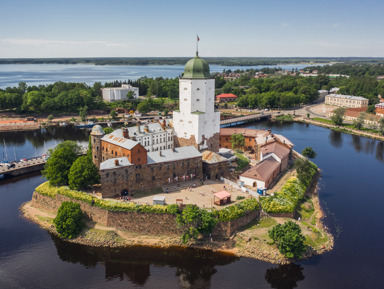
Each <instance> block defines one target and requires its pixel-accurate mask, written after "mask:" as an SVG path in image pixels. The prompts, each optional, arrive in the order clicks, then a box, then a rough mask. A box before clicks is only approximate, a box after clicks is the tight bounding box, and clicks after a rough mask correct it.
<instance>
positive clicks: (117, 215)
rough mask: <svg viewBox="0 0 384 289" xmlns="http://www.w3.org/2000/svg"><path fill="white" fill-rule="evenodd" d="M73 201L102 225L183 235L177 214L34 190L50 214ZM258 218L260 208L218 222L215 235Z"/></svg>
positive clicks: (40, 205)
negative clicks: (117, 206) (93, 202)
mask: <svg viewBox="0 0 384 289" xmlns="http://www.w3.org/2000/svg"><path fill="white" fill-rule="evenodd" d="M70 201H72V202H74V203H79V204H80V207H81V210H82V211H83V212H84V214H85V215H86V217H87V218H88V219H89V220H91V221H93V222H96V223H99V224H101V225H103V226H107V227H113V228H116V229H118V230H124V231H128V232H133V233H140V234H151V235H171V236H181V235H182V233H183V231H182V230H181V229H179V228H177V225H176V216H175V215H171V214H153V213H138V212H115V211H108V210H106V209H101V208H99V207H96V206H92V205H90V204H88V203H86V202H83V201H79V200H74V199H71V198H69V197H67V196H63V195H60V194H57V195H56V196H55V197H49V196H45V195H41V194H39V193H37V192H34V193H33V196H32V201H31V206H32V207H35V208H38V209H42V210H44V211H48V212H50V213H56V212H57V210H58V209H59V207H60V205H61V203H62V202H70ZM259 217H260V211H256V212H252V213H250V214H248V215H246V216H243V217H241V218H238V219H236V220H233V221H225V222H219V223H218V224H217V225H216V227H215V228H214V229H213V231H212V236H214V237H215V238H229V237H230V236H231V235H232V234H233V233H234V232H235V231H236V230H238V229H240V228H241V227H243V226H245V225H247V224H248V223H249V222H251V221H253V220H256V219H258V218H259Z"/></svg>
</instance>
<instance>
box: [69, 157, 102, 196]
mask: <svg viewBox="0 0 384 289" xmlns="http://www.w3.org/2000/svg"><path fill="white" fill-rule="evenodd" d="M99 181H100V176H99V172H98V170H97V168H96V166H95V165H94V163H93V162H92V158H89V157H88V156H82V157H79V158H78V159H77V160H76V161H75V162H74V163H73V165H72V166H71V169H70V170H69V175H68V183H69V188H71V189H73V190H84V189H86V188H87V187H88V186H91V185H94V184H97V183H98V182H99Z"/></svg>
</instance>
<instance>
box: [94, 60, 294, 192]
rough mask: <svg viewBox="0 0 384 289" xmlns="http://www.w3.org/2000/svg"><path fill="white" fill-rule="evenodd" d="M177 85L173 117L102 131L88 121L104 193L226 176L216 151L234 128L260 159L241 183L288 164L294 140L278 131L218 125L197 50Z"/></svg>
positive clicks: (261, 183)
mask: <svg viewBox="0 0 384 289" xmlns="http://www.w3.org/2000/svg"><path fill="white" fill-rule="evenodd" d="M179 91H180V92H179V107H180V109H179V110H177V111H174V112H173V120H160V121H157V122H155V123H146V124H140V123H137V126H135V127H129V128H127V127H124V128H121V129H117V130H115V131H113V132H112V133H110V134H107V135H105V134H104V131H103V129H102V128H101V126H99V125H96V126H94V127H93V129H92V132H91V142H92V159H93V162H94V164H95V165H96V166H97V168H98V169H99V172H100V183H101V193H102V196H103V197H117V196H120V195H121V194H123V193H127V192H132V191H136V190H150V189H153V188H156V187H161V186H165V185H173V184H176V183H179V182H186V181H196V180H202V179H203V178H209V179H220V178H221V177H225V176H227V175H228V173H229V162H228V159H227V158H225V157H223V156H221V155H219V154H217V152H218V151H219V149H220V148H230V147H231V143H230V137H231V135H232V134H234V133H240V134H242V135H244V137H245V148H246V149H249V150H253V151H254V152H255V160H256V161H259V163H258V164H257V165H256V166H255V167H253V168H252V169H250V170H249V171H247V172H245V173H244V174H243V175H241V176H240V180H242V181H243V182H244V183H245V184H247V185H249V186H252V187H258V188H259V187H260V188H262V189H266V188H268V186H269V185H270V184H272V183H273V181H274V180H275V179H276V177H277V176H278V174H279V173H280V172H282V171H284V170H285V169H286V168H287V166H288V159H289V158H290V154H291V148H292V146H293V144H292V143H290V142H289V140H287V139H286V138H284V137H283V136H280V135H274V134H272V133H271V131H266V130H251V129H233V128H227V129H220V112H219V111H216V110H215V106H214V100H215V79H214V78H212V77H211V75H210V71H209V65H208V63H207V62H206V61H205V60H203V59H201V58H200V57H199V55H198V53H196V56H195V57H194V58H192V59H191V60H189V61H188V62H187V64H186V65H185V69H184V74H183V76H182V77H181V78H180V80H179Z"/></svg>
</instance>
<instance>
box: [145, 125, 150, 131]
mask: <svg viewBox="0 0 384 289" xmlns="http://www.w3.org/2000/svg"><path fill="white" fill-rule="evenodd" d="M144 131H145V132H149V128H148V124H145V125H144Z"/></svg>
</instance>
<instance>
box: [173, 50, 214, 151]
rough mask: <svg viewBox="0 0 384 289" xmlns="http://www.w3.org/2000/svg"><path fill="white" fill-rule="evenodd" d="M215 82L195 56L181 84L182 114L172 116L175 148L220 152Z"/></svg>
mask: <svg viewBox="0 0 384 289" xmlns="http://www.w3.org/2000/svg"><path fill="white" fill-rule="evenodd" d="M214 102H215V79H214V78H212V77H211V74H210V71H209V65H208V63H207V61H205V60H204V59H201V58H200V57H199V55H198V53H197V52H196V56H195V58H192V59H191V60H189V61H188V62H187V64H186V65H185V69H184V74H183V76H182V77H181V78H180V80H179V110H177V111H174V112H173V127H174V129H175V146H187V145H193V146H195V147H196V148H197V149H198V150H200V151H203V150H210V151H215V152H217V151H218V150H219V132H220V112H219V111H216V110H215V105H214Z"/></svg>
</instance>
